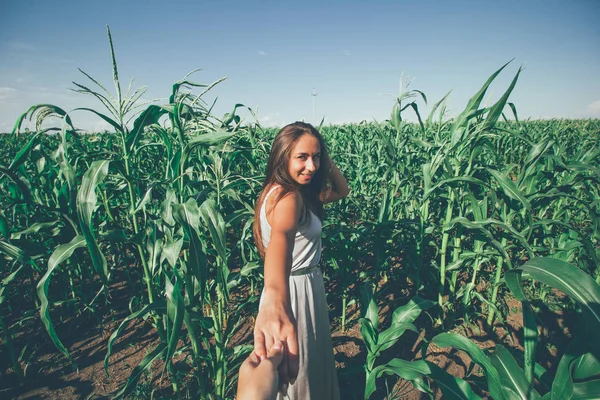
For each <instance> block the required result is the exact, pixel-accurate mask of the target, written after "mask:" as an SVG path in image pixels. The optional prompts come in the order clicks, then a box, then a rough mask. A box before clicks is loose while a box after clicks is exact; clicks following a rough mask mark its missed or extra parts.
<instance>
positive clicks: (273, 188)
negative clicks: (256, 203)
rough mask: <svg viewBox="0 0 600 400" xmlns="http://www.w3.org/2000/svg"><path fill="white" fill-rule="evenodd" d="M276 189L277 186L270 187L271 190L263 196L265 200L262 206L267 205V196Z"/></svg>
mask: <svg viewBox="0 0 600 400" xmlns="http://www.w3.org/2000/svg"><path fill="white" fill-rule="evenodd" d="M278 187H279V185H273V186H272V187H271V189H269V191H268V192H267V195H266V196H265V199H264V201H263V203H264V204H266V203H267V199H268V198H269V195H270V194H271V193H273V190H275V189H277V188H278Z"/></svg>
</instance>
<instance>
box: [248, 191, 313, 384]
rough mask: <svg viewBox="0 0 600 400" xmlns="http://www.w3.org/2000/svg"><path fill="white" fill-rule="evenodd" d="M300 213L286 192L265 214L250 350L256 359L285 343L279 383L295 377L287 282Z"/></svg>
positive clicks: (299, 202)
mask: <svg viewBox="0 0 600 400" xmlns="http://www.w3.org/2000/svg"><path fill="white" fill-rule="evenodd" d="M276 195H277V194H276V193H274V196H276ZM301 210H302V198H301V196H300V195H299V194H297V193H290V194H289V195H286V196H285V197H284V198H282V199H281V200H279V201H278V202H277V204H276V205H275V207H274V208H273V211H272V213H270V215H269V224H270V225H271V237H270V241H269V245H268V246H267V249H266V252H265V271H264V276H265V287H264V292H263V298H262V304H261V308H260V311H259V312H258V316H257V318H256V323H255V325H254V349H255V350H254V351H255V352H256V355H257V356H259V357H266V356H267V349H269V348H271V347H272V346H273V343H274V342H275V341H276V340H281V341H283V342H284V343H285V347H286V349H285V350H286V360H285V361H284V362H283V363H282V365H281V367H280V374H281V383H282V384H285V383H287V382H289V381H290V380H293V379H295V378H296V376H297V374H298V339H297V335H296V322H295V320H294V316H293V314H292V308H291V304H290V293H289V281H288V280H289V276H290V270H291V268H292V251H293V249H294V240H295V236H296V231H297V230H298V221H299V219H300V213H301Z"/></svg>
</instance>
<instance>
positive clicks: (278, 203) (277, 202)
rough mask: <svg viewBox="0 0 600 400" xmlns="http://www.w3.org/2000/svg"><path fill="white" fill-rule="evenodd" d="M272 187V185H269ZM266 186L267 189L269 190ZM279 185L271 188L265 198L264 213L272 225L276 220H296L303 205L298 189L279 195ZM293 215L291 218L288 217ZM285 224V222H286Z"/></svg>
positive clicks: (281, 189) (280, 188)
mask: <svg viewBox="0 0 600 400" xmlns="http://www.w3.org/2000/svg"><path fill="white" fill-rule="evenodd" d="M271 188H272V187H271ZM271 188H268V189H267V190H271ZM282 191H283V188H282V187H281V186H279V187H276V188H275V189H273V190H272V192H271V194H270V195H269V197H268V198H267V204H266V214H267V221H268V222H269V225H271V226H273V225H274V224H276V223H277V222H278V221H283V220H288V219H292V220H293V221H294V222H295V223H297V222H298V219H299V215H300V211H301V210H302V207H303V201H302V195H301V194H300V192H298V191H295V190H294V191H291V192H288V193H286V194H285V195H283V197H281V193H282ZM290 217H293V218H290ZM286 225H287V223H286Z"/></svg>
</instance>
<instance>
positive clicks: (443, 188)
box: [0, 31, 600, 399]
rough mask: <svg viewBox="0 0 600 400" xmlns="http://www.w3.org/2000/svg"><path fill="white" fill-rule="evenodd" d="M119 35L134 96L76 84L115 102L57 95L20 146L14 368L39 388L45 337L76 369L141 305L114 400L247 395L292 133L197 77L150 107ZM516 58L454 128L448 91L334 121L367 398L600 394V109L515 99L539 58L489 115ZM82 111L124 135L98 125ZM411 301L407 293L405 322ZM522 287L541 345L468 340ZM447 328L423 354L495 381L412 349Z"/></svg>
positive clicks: (345, 248) (14, 146) (15, 194)
mask: <svg viewBox="0 0 600 400" xmlns="http://www.w3.org/2000/svg"><path fill="white" fill-rule="evenodd" d="M109 44H110V48H111V55H112V67H113V77H114V79H113V80H114V90H113V91H110V90H107V89H106V88H105V86H103V85H102V84H100V83H99V82H97V81H96V80H95V79H94V78H93V77H91V76H89V75H87V74H86V73H85V72H83V71H82V72H83V75H82V79H84V80H85V81H84V83H74V85H75V87H74V89H75V90H76V91H78V92H80V93H81V95H82V96H93V97H95V98H96V99H97V101H98V104H99V106H98V108H97V109H87V108H82V109H76V110H71V111H68V112H67V111H65V110H63V109H62V108H60V107H59V106H56V105H51V104H40V105H35V106H32V107H31V108H30V109H28V110H24V113H23V115H22V116H21V117H20V118H19V119H18V120H17V121H16V123H15V128H14V130H13V132H12V133H10V134H5V135H1V137H0V141H1V145H2V147H3V148H4V151H3V152H2V155H1V157H0V204H1V207H0V279H1V283H0V345H1V354H2V356H1V357H0V358H1V359H2V362H1V363H0V373H1V374H2V375H3V376H4V377H10V376H15V377H16V378H15V380H16V381H19V382H21V384H22V385H27V382H28V369H30V368H35V364H36V343H35V342H33V338H35V337H36V336H34V335H29V333H30V332H32V331H39V330H44V331H45V335H47V337H48V338H49V339H50V340H51V342H52V344H53V346H54V348H55V351H56V352H59V353H61V354H62V356H64V360H65V361H66V362H67V363H69V364H71V365H73V366H74V367H76V364H77V360H76V359H74V358H73V357H72V355H71V352H70V351H69V349H68V348H67V346H65V345H64V344H63V337H62V335H61V332H62V333H63V334H64V333H65V331H64V329H61V326H62V325H63V324H67V323H69V321H73V320H77V319H82V320H86V321H90V320H92V321H95V323H97V324H99V325H102V324H103V318H104V317H105V316H106V315H109V314H110V313H111V311H112V310H114V309H115V307H116V306H117V305H118V304H119V303H123V302H124V303H126V304H127V307H128V309H129V311H128V315H126V316H124V317H123V318H121V319H120V320H118V321H117V323H116V325H114V327H112V326H111V328H112V329H111V332H110V337H109V338H108V339H107V340H106V342H105V343H106V353H105V361H104V366H105V370H106V373H107V374H109V373H110V372H111V371H110V365H111V362H112V361H113V360H114V359H115V357H117V356H118V352H115V351H114V349H115V346H116V345H117V343H120V342H121V341H123V340H129V339H126V338H123V332H124V331H125V329H126V328H127V327H128V326H129V324H130V323H131V322H133V321H144V322H143V323H144V324H145V325H147V326H150V327H151V328H152V332H153V337H154V338H155V340H154V342H153V343H154V344H153V346H152V347H151V348H148V349H147V352H146V354H145V355H144V357H143V359H142V360H141V362H140V363H139V364H138V365H133V366H132V368H131V370H130V372H129V375H128V378H127V379H126V380H125V381H124V382H123V383H122V385H121V386H120V388H119V390H118V391H117V392H115V393H111V396H112V397H115V398H121V397H127V396H129V397H132V396H133V395H132V393H134V390H135V388H136V386H137V385H138V384H139V381H140V378H141V377H142V376H143V375H144V374H145V373H147V371H149V370H151V369H156V368H158V369H160V371H159V372H160V373H162V374H164V376H167V377H168V380H169V384H170V388H169V393H170V394H169V396H179V397H182V398H188V397H189V398H200V399H230V398H234V397H235V385H236V382H237V380H236V379H237V378H236V374H237V370H238V368H239V366H240V364H241V362H242V361H243V359H244V358H245V357H246V356H247V355H248V354H249V352H250V351H251V350H252V337H251V335H250V336H249V335H244V334H243V330H244V329H245V328H246V327H247V326H248V324H251V323H252V316H255V315H256V313H257V309H258V298H259V294H260V290H261V284H262V266H261V260H260V257H259V255H258V253H257V250H256V249H255V247H254V245H253V243H252V240H251V237H252V224H253V208H254V201H255V200H256V198H257V197H258V193H259V191H260V187H261V183H262V180H263V177H264V171H265V166H266V161H267V157H268V154H269V149H270V143H271V142H272V139H273V137H274V136H275V134H276V133H277V129H264V128H262V127H260V126H259V125H256V124H248V123H246V122H245V121H244V120H243V119H242V118H241V117H240V111H242V110H243V111H244V112H248V110H249V109H248V108H247V107H245V106H243V105H241V104H236V105H235V106H232V111H231V112H230V113H228V114H225V115H224V116H216V115H214V113H213V112H212V106H211V104H210V103H208V102H206V101H205V98H206V96H207V93H209V92H210V91H215V90H218V83H219V82H220V80H219V81H217V82H214V83H210V84H201V83H198V82H195V81H194V80H193V79H194V78H193V77H194V76H195V75H192V76H186V77H185V78H183V79H182V80H181V81H178V82H176V83H175V84H174V85H173V87H172V93H170V96H169V98H168V101H167V102H166V103H165V104H143V103H142V102H140V99H141V98H142V96H143V94H144V89H138V90H134V89H132V88H131V86H130V87H128V88H127V89H126V90H123V88H122V87H121V84H120V81H119V74H118V69H117V63H116V60H115V55H114V52H113V51H112V39H111V38H110V31H109ZM506 67H507V66H506V65H505V66H503V67H502V68H500V69H499V70H498V71H496V72H494V74H492V75H491V76H490V78H489V79H488V81H486V82H484V83H483V85H482V87H481V89H480V90H479V91H478V92H477V93H475V94H474V95H473V97H472V98H471V99H470V101H469V102H468V104H467V105H466V106H465V108H464V110H463V111H462V112H460V113H459V114H458V115H457V116H456V117H454V118H452V119H449V118H446V117H445V115H446V113H445V109H446V98H443V99H441V100H440V101H438V102H437V103H435V104H433V105H429V109H430V110H431V111H430V112H429V113H428V115H421V110H423V105H424V104H425V103H426V102H427V98H426V95H425V94H424V93H422V92H420V91H417V90H408V89H407V90H406V91H404V92H402V93H400V94H399V95H398V97H397V98H396V99H395V101H394V103H393V104H392V105H391V106H392V107H391V116H390V119H389V120H387V121H383V122H369V123H367V122H364V123H360V124H348V125H340V126H321V127H320V131H321V133H322V134H323V136H324V138H325V140H326V142H327V145H328V148H329V152H330V153H331V155H332V158H333V159H335V161H336V163H337V165H338V166H339V168H340V170H342V171H343V173H344V175H345V176H346V178H347V180H348V183H349V185H350V187H351V194H350V196H348V198H346V199H344V200H342V201H341V202H338V203H335V204H333V205H331V206H328V207H329V208H327V209H326V220H325V221H324V231H323V245H324V254H323V260H322V263H321V267H322V269H323V271H324V274H325V275H326V278H327V280H328V281H329V282H334V283H335V285H333V286H332V287H334V288H335V290H334V291H332V292H331V293H329V296H330V298H329V302H330V303H331V302H336V303H337V302H339V304H340V306H339V307H337V308H336V310H335V313H332V315H331V319H332V320H334V321H336V323H337V324H338V329H339V330H341V331H342V332H344V331H347V330H350V329H352V328H353V327H357V329H360V338H361V341H362V345H361V349H362V350H361V351H362V352H364V355H365V357H364V358H365V362H364V363H363V364H361V365H360V366H359V368H358V370H357V371H355V372H352V373H350V372H348V371H347V374H346V375H344V370H343V369H341V370H340V371H339V374H340V382H341V384H343V383H344V382H345V379H346V380H350V379H352V380H356V376H359V377H360V378H359V380H361V381H362V382H364V384H363V386H362V387H364V393H360V394H359V397H358V398H361V397H362V398H364V399H368V398H372V399H376V398H384V397H385V398H395V397H394V393H393V390H391V388H389V387H388V386H389V385H392V386H393V385H394V384H395V383H396V382H398V381H408V382H410V384H411V385H412V387H414V389H415V391H419V392H421V393H422V396H424V397H423V398H440V396H442V397H443V398H450V399H477V398H486V397H487V398H494V399H514V398H516V399H521V398H524V399H542V398H543V399H569V398H571V399H584V398H598V397H594V396H599V395H600V372H599V371H600V348H599V347H598V341H597V340H593V338H594V337H595V335H594V333H595V332H598V331H599V330H600V286H599V283H600V270H599V266H600V263H599V259H600V244H599V240H600V233H599V228H600V226H599V223H600V222H599V221H600V161H599V160H600V144H599V143H600V121H599V120H551V121H529V120H528V121H521V120H519V118H518V113H517V107H516V106H515V105H514V104H512V103H510V101H509V97H510V94H511V92H512V91H513V89H514V87H515V85H517V81H518V79H519V76H520V74H521V70H518V71H517V73H516V74H515V76H514V79H513V81H512V83H511V84H510V86H509V87H508V88H505V89H504V90H505V92H504V93H503V95H502V96H501V97H500V99H498V100H497V102H496V103H494V104H492V105H484V104H483V103H484V99H485V97H486V93H487V90H488V87H489V86H490V84H491V83H492V82H493V81H494V79H495V78H496V76H497V75H498V74H500V73H503V74H505V73H507V68H506ZM249 112H252V110H249ZM74 113H91V114H93V115H95V116H96V117H99V118H101V119H103V120H104V121H106V122H107V123H109V124H110V125H111V127H112V128H113V130H114V132H110V133H109V132H105V133H84V132H81V131H79V130H78V129H77V127H76V126H73V124H72V121H71V115H72V114H74ZM409 114H410V115H412V116H415V117H416V118H417V120H418V122H417V123H409V122H406V121H405V119H406V117H407V116H408V115H409ZM557 293H558V294H561V296H560V299H561V300H560V303H561V306H562V307H563V309H565V310H567V311H569V310H570V311H571V312H573V313H574V314H575V315H576V316H577V318H578V319H577V320H578V322H577V324H575V325H574V326H571V327H569V330H570V334H571V335H572V340H571V341H570V343H569V344H568V347H567V348H566V349H563V350H562V353H564V355H562V358H560V361H559V362H558V363H557V365H556V366H555V367H554V368H552V369H545V368H544V367H543V366H542V365H541V364H540V363H539V362H538V361H537V360H538V358H537V356H536V354H537V350H538V349H537V345H538V342H539V337H538V336H539V332H540V331H541V327H542V326H543V325H544V323H545V321H544V320H541V319H540V317H539V315H538V311H539V307H538V306H536V304H543V303H544V302H546V303H548V302H549V301H551V299H555V298H556V295H557ZM390 294H395V296H396V299H400V300H399V301H395V302H394V304H393V306H394V307H393V308H394V310H391V309H390V313H391V315H384V313H385V312H384V311H383V310H382V309H383V307H384V306H385V305H386V298H388V297H389V295H390ZM401 294H402V295H401ZM507 299H516V301H518V302H521V307H522V314H523V324H522V326H523V329H522V331H521V332H518V335H520V336H522V338H521V340H522V344H523V346H522V348H523V350H522V351H521V352H516V351H514V349H507V347H505V345H503V344H501V343H497V345H496V346H495V347H493V348H491V349H485V350H483V349H481V348H479V347H478V346H477V345H476V344H475V343H474V342H472V341H471V340H470V339H469V338H467V337H465V336H463V335H461V334H459V333H457V332H458V331H457V330H456V329H455V328H456V327H457V326H460V325H463V324H470V323H472V322H474V321H476V320H479V321H483V323H485V324H486V325H487V326H497V325H499V324H500V325H501V324H503V323H504V321H505V319H506V318H507V316H508V314H509V313H510V309H509V307H508V306H507ZM353 310H354V312H353ZM357 313H358V314H360V315H358V316H357V315H356V314H357ZM427 319H428V320H429V322H427V324H429V325H430V326H432V327H434V330H433V332H435V335H429V333H431V332H432V331H431V330H429V331H427V335H426V336H425V339H426V340H424V341H423V346H424V348H423V352H426V350H427V346H429V345H431V344H435V345H436V346H438V347H439V348H446V347H452V348H454V349H456V350H460V351H463V352H464V353H466V354H468V356H469V357H470V358H471V359H472V361H473V364H474V365H476V367H475V368H476V372H474V373H476V374H477V376H478V378H479V379H476V380H473V379H468V378H467V377H457V376H453V375H451V374H450V373H448V372H447V371H445V370H444V369H443V368H440V367H439V366H438V365H437V364H436V363H435V362H434V361H435V360H432V359H430V358H422V359H415V360H404V359H402V358H397V357H395V355H396V352H397V348H396V347H394V345H395V344H397V343H398V342H399V340H400V339H401V336H403V335H405V334H406V335H408V333H407V332H408V331H411V332H415V333H416V335H414V336H413V338H415V337H416V336H417V335H418V334H419V333H420V332H421V326H422V324H424V323H425V322H424V321H426V320H427ZM344 376H346V378H344ZM350 376H351V377H350Z"/></svg>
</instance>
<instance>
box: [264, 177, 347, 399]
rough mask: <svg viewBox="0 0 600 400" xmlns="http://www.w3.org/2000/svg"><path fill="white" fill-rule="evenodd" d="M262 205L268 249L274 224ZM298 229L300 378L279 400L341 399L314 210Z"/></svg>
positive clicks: (295, 306) (295, 273)
mask: <svg viewBox="0 0 600 400" xmlns="http://www.w3.org/2000/svg"><path fill="white" fill-rule="evenodd" d="M277 187H278V186H274V187H272V188H271V190H269V192H268V193H267V195H266V196H265V199H264V201H263V204H262V206H261V209H260V228H261V230H262V239H263V245H264V247H265V249H267V248H268V246H269V240H270V237H271V226H270V225H269V222H268V221H267V216H266V204H267V199H268V197H269V195H270V194H271V193H272V192H273V190H274V189H276V188H277ZM308 215H309V217H308V218H307V220H306V221H303V223H302V225H300V226H299V227H298V232H296V239H295V243H294V250H293V253H292V270H291V274H290V279H289V285H290V299H291V303H292V304H291V305H292V312H293V313H294V317H295V318H296V328H297V332H298V349H299V359H300V360H299V361H300V369H299V372H298V378H297V379H296V382H295V383H294V384H293V385H290V386H289V387H288V390H287V393H286V394H285V395H281V394H279V395H278V397H277V398H278V400H282V399H293V400H321V399H322V400H331V399H333V400H338V399H339V398H340V394H339V387H338V380H337V372H336V370H335V359H334V357H333V345H332V342H331V329H330V326H329V314H328V310H327V299H326V298H325V285H324V283H323V275H322V274H321V270H320V269H319V268H318V267H317V264H318V263H319V260H320V259H321V228H322V227H321V220H320V219H319V218H318V217H317V216H316V215H315V214H314V213H313V212H312V211H309V212H308Z"/></svg>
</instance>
